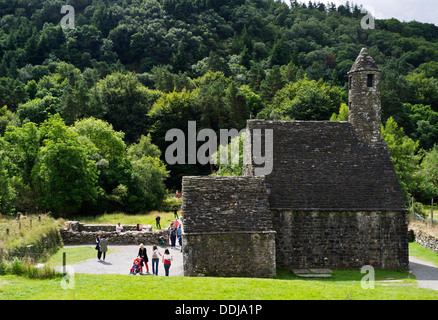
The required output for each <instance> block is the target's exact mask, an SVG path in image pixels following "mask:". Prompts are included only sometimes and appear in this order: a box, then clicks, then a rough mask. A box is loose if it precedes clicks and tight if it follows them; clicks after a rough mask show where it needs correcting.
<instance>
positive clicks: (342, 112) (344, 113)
mask: <svg viewBox="0 0 438 320" xmlns="http://www.w3.org/2000/svg"><path fill="white" fill-rule="evenodd" d="M330 121H348V106H347V105H346V104H345V103H342V104H341V108H340V109H339V114H336V113H333V115H332V117H331V118H330Z"/></svg>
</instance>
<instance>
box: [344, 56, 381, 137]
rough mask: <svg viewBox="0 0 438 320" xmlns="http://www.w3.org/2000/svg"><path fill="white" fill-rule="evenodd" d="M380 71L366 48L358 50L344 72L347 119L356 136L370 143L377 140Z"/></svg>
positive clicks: (379, 109) (379, 111)
mask: <svg viewBox="0 0 438 320" xmlns="http://www.w3.org/2000/svg"><path fill="white" fill-rule="evenodd" d="M381 79H382V71H381V70H380V69H379V67H378V66H377V64H376V62H375V61H374V60H373V58H372V57H371V56H370V54H369V53H368V50H367V49H366V48H363V49H362V50H361V51H360V54H359V56H358V57H357V59H356V61H355V62H354V64H353V66H352V68H351V70H350V72H348V96H349V98H348V99H349V101H348V102H349V103H348V104H349V113H348V121H349V122H350V123H351V124H352V125H353V127H354V129H355V130H356V132H357V134H358V136H359V137H360V138H361V139H362V140H363V141H365V142H367V143H368V144H370V145H373V144H375V143H377V142H379V141H381V140H382V139H383V138H382V135H381V122H382V121H381V108H382V107H381V102H380V84H381Z"/></svg>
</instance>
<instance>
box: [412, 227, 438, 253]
mask: <svg viewBox="0 0 438 320" xmlns="http://www.w3.org/2000/svg"><path fill="white" fill-rule="evenodd" d="M415 241H416V242H417V243H418V244H419V245H421V246H423V247H425V248H427V249H430V250H433V251H435V252H436V253H438V239H437V238H436V237H434V236H432V235H430V234H427V233H426V232H423V231H421V230H418V229H417V230H415Z"/></svg>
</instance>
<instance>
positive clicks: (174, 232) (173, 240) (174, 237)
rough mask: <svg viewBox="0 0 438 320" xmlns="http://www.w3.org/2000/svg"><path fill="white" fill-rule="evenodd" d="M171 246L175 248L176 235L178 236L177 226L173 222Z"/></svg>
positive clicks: (171, 226)
mask: <svg viewBox="0 0 438 320" xmlns="http://www.w3.org/2000/svg"><path fill="white" fill-rule="evenodd" d="M169 233H170V246H171V248H172V249H173V248H175V244H176V235H177V230H176V226H175V224H174V223H173V222H172V223H171V225H170V230H169Z"/></svg>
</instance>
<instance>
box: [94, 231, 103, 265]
mask: <svg viewBox="0 0 438 320" xmlns="http://www.w3.org/2000/svg"><path fill="white" fill-rule="evenodd" d="M95 249H96V250H97V260H98V261H100V256H101V255H102V252H100V233H98V234H97V235H96V248H95Z"/></svg>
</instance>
